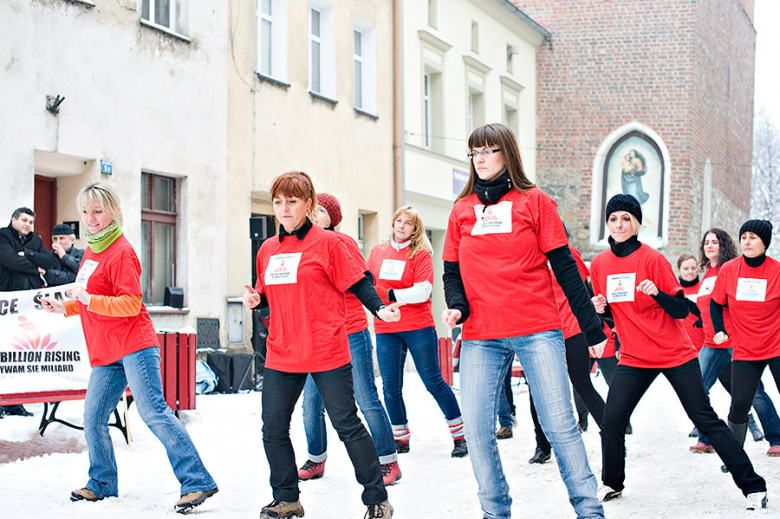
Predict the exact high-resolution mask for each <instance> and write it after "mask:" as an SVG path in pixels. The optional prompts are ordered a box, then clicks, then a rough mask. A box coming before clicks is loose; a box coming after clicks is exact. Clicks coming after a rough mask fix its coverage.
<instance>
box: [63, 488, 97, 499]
mask: <svg viewBox="0 0 780 519" xmlns="http://www.w3.org/2000/svg"><path fill="white" fill-rule="evenodd" d="M101 499H103V498H102V497H98V496H96V495H95V493H94V492H92V491H91V490H90V489H88V488H87V487H84V488H80V489H78V490H74V491H73V492H71V493H70V500H71V501H100V500H101Z"/></svg>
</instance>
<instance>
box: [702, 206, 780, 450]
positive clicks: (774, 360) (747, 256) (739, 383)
mask: <svg viewBox="0 0 780 519" xmlns="http://www.w3.org/2000/svg"><path fill="white" fill-rule="evenodd" d="M771 241H772V224H771V223H770V222H768V221H765V220H749V221H747V222H745V223H744V224H742V227H741V228H740V230H739V242H740V247H741V248H742V256H740V257H738V258H735V259H733V260H731V261H728V262H726V263H725V264H724V265H723V266H721V268H720V272H719V273H718V279H717V280H716V281H715V287H714V289H713V291H712V300H711V301H710V312H711V317H712V325H713V329H714V331H715V336H714V338H713V340H714V342H715V344H724V343H726V341H728V340H729V338H733V341H732V342H733V348H734V352H733V361H732V381H731V409H730V410H729V427H730V428H731V430H732V431H733V432H734V436H736V438H737V440H739V441H740V442H744V441H745V432H746V430H747V421H748V418H747V417H748V411H749V410H750V406H751V405H752V404H754V403H755V401H754V395H755V393H756V388H757V387H758V383H759V381H760V380H761V374H762V373H763V372H764V368H766V367H767V366H769V370H770V371H771V372H772V376H773V377H774V378H775V383H777V384H778V386H780V325H778V320H777V316H778V311H780V262H778V261H776V260H774V259H772V258H770V257H768V256H767V255H766V249H767V247H769V244H770V243H771ZM725 307H727V308H728V309H729V312H730V314H731V319H730V320H731V330H729V329H728V328H727V327H726V326H725V319H724V316H723V313H724V308H725Z"/></svg>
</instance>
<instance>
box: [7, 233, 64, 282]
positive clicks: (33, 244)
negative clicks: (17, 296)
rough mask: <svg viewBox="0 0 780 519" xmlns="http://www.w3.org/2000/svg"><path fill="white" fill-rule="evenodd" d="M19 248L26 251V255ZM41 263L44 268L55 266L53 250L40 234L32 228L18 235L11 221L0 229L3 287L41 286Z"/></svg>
mask: <svg viewBox="0 0 780 519" xmlns="http://www.w3.org/2000/svg"><path fill="white" fill-rule="evenodd" d="M19 252H24V256H20V255H19ZM38 267H41V268H42V269H44V270H48V269H50V268H51V267H52V259H51V254H50V253H49V251H48V250H46V248H45V247H44V246H43V240H41V237H40V236H38V235H37V234H35V233H32V232H31V233H30V234H28V235H27V236H19V233H18V232H16V230H15V229H14V228H13V227H12V226H11V224H10V223H9V224H8V227H3V228H2V229H0V291H5V292H10V291H12V290H32V289H36V288H41V287H42V286H43V281H42V280H41V276H40V274H39V273H38Z"/></svg>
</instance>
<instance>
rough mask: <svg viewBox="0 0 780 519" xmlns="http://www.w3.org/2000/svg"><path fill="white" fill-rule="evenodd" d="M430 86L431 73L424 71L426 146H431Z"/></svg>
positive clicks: (424, 129)
mask: <svg viewBox="0 0 780 519" xmlns="http://www.w3.org/2000/svg"><path fill="white" fill-rule="evenodd" d="M431 88H432V79H431V73H430V72H425V73H424V74H423V146H425V147H426V148H430V147H431V131H432V128H431V126H432V125H433V112H432V110H431V105H432V104H433V99H432V96H431Z"/></svg>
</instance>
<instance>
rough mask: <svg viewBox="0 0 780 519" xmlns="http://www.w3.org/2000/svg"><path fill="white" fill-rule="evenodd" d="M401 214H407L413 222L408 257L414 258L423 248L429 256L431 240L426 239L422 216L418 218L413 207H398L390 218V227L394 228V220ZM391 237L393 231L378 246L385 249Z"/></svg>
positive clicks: (431, 249) (431, 248)
mask: <svg viewBox="0 0 780 519" xmlns="http://www.w3.org/2000/svg"><path fill="white" fill-rule="evenodd" d="M402 214H405V215H406V216H408V217H409V220H411V221H412V223H413V224H414V231H413V232H412V236H411V237H410V238H409V240H411V242H412V243H410V244H409V259H411V258H414V256H415V255H416V254H417V253H418V252H420V251H423V250H427V251H428V252H429V253H430V254H431V256H433V246H432V245H431V241H430V240H429V239H428V234H426V232H425V226H424V225H423V222H422V218H420V214H419V213H418V212H417V209H415V208H414V207H412V206H410V205H405V206H403V207H399V208H398V210H396V212H395V213H393V219H392V220H390V228H391V229H393V230H395V221H396V220H397V219H398V217H399V216H401V215H402ZM392 238H393V233H392V232H391V233H390V237H389V238H388V239H386V240H385V241H383V242H382V243H381V244H380V247H382V249H383V250H384V249H386V248H387V247H388V245H390V240H391V239H392Z"/></svg>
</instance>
